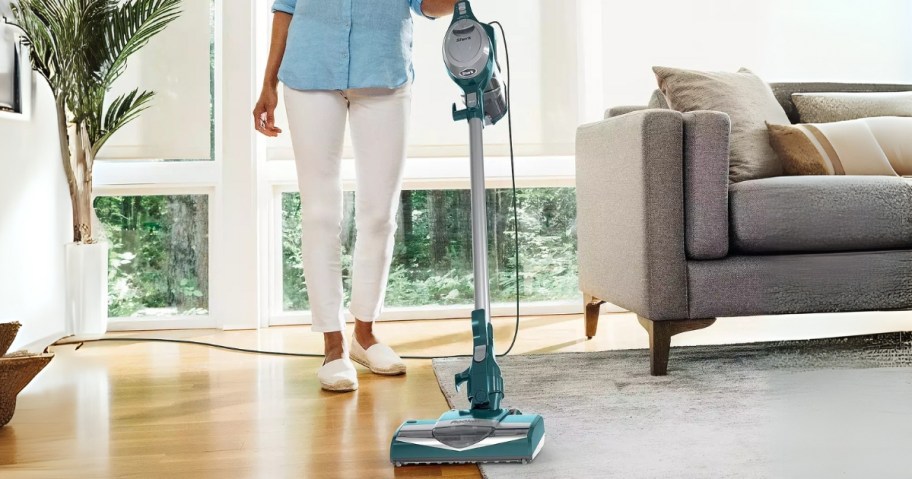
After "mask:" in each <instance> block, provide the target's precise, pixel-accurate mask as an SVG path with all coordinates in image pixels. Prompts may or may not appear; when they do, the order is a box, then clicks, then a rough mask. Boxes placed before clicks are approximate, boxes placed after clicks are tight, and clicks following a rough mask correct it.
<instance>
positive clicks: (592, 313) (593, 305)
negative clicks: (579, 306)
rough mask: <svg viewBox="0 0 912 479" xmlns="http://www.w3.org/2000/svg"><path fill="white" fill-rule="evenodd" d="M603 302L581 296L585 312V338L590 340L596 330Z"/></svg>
mask: <svg viewBox="0 0 912 479" xmlns="http://www.w3.org/2000/svg"><path fill="white" fill-rule="evenodd" d="M603 303H604V301H602V300H600V299H598V298H594V297H592V296H591V295H588V294H584V295H583V307H584V308H585V310H586V337H587V338H589V339H592V337H593V336H595V331H596V329H598V320H599V308H600V307H601V306H602V304H603Z"/></svg>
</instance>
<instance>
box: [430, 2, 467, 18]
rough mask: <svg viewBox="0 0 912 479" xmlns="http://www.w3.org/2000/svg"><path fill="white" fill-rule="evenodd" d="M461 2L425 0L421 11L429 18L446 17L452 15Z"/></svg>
mask: <svg viewBox="0 0 912 479" xmlns="http://www.w3.org/2000/svg"><path fill="white" fill-rule="evenodd" d="M458 1H459V0H424V1H423V2H422V3H421V11H422V12H423V13H424V14H425V15H427V16H429V17H434V18H437V17H444V16H447V15H451V14H452V13H453V9H454V8H455V5H456V2H458Z"/></svg>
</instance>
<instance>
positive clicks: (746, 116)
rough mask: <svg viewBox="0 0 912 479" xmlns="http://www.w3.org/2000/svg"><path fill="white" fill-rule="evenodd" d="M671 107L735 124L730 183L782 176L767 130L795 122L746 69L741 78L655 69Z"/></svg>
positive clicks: (757, 78) (722, 74)
mask: <svg viewBox="0 0 912 479" xmlns="http://www.w3.org/2000/svg"><path fill="white" fill-rule="evenodd" d="M652 70H653V71H654V72H655V75H656V79H657V80H658V82H659V89H660V90H661V91H662V93H663V94H664V95H665V99H666V100H667V101H668V105H669V106H670V107H671V108H672V109H673V110H677V111H680V112H689V111H697V110H715V111H721V112H724V113H727V114H728V116H729V117H730V118H731V128H732V131H731V137H730V141H731V143H730V154H729V168H728V178H729V181H731V182H733V183H735V182H738V181H744V180H752V179H757V178H768V177H771V176H778V175H780V174H782V164H781V163H780V162H779V158H778V157H777V156H776V152H774V151H773V149H772V148H771V147H770V144H769V139H768V133H767V129H766V124H767V123H770V124H784V125H788V124H790V123H791V122H790V121H789V119H788V116H786V114H785V110H783V109H782V105H780V104H779V102H778V101H776V97H775V96H773V91H772V90H771V89H770V87H769V85H767V84H766V82H764V81H763V80H761V79H760V78H759V77H757V75H754V74H753V73H751V72H750V70H747V69H745V68H742V69H741V70H739V71H738V72H737V73H728V72H700V71H693V70H681V69H677V68H667V67H653V69H652Z"/></svg>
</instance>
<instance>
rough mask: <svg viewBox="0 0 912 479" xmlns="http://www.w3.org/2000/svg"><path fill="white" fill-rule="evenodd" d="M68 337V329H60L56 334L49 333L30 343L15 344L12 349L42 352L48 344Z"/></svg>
mask: <svg viewBox="0 0 912 479" xmlns="http://www.w3.org/2000/svg"><path fill="white" fill-rule="evenodd" d="M65 337H67V333H66V331H63V330H61V331H58V332H56V333H54V334H49V335H47V336H45V337H43V338H41V339H38V340H35V341H32V342H30V343H28V344H25V345H22V346H17V345H15V344H13V348H12V349H11V350H10V351H23V350H24V351H28V352H30V353H42V352H44V350H45V349H47V347H48V346H50V345H52V344H54V343H56V342H57V341H60V340H61V339H63V338H65Z"/></svg>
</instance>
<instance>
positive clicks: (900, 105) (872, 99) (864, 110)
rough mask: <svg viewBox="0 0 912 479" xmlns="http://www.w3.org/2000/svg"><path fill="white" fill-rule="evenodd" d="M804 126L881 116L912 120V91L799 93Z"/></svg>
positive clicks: (796, 100) (797, 104) (795, 99)
mask: <svg viewBox="0 0 912 479" xmlns="http://www.w3.org/2000/svg"><path fill="white" fill-rule="evenodd" d="M792 102H793V103H795V107H796V108H798V116H799V117H800V118H801V122H802V123H832V122H837V121H848V120H857V119H861V118H872V117H879V116H903V117H912V91H878V92H861V93H857V92H856V93H847V92H835V93H795V94H793V95H792Z"/></svg>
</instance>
